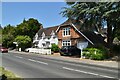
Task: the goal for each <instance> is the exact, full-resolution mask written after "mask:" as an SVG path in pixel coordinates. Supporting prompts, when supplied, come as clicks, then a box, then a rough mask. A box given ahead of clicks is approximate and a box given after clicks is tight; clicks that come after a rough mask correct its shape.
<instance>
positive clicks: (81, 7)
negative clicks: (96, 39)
mask: <svg viewBox="0 0 120 80" xmlns="http://www.w3.org/2000/svg"><path fill="white" fill-rule="evenodd" d="M67 4H68V5H69V7H64V10H63V11H62V12H61V13H62V15H63V16H64V17H68V18H73V19H76V20H77V21H78V23H79V22H81V21H82V23H83V28H84V29H86V30H94V29H96V30H97V31H98V32H99V33H100V31H101V28H102V25H104V24H103V21H106V22H107V43H108V46H109V48H111V45H112V41H113V38H114V37H115V36H114V34H115V32H116V30H117V29H118V28H119V24H120V2H77V1H76V2H72V3H71V2H67ZM93 27H94V28H93ZM81 28H82V27H81Z"/></svg>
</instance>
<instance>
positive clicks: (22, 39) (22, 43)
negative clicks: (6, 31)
mask: <svg viewBox="0 0 120 80" xmlns="http://www.w3.org/2000/svg"><path fill="white" fill-rule="evenodd" d="M15 41H16V42H17V43H18V47H19V48H21V49H22V50H25V48H28V47H30V46H31V43H32V40H31V38H30V37H29V36H17V37H16V38H15Z"/></svg>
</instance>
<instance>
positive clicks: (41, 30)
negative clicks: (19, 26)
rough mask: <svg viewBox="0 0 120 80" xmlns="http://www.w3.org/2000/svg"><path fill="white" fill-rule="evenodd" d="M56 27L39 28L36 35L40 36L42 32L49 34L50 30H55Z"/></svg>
mask: <svg viewBox="0 0 120 80" xmlns="http://www.w3.org/2000/svg"><path fill="white" fill-rule="evenodd" d="M57 28H58V26H54V27H49V28H43V29H40V30H39V31H38V36H39V37H41V36H42V33H43V32H44V33H45V36H50V35H51V32H52V31H54V32H55V31H56V30H57Z"/></svg>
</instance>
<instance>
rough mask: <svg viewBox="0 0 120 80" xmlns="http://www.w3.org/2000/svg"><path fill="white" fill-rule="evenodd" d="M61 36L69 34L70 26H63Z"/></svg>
mask: <svg viewBox="0 0 120 80" xmlns="http://www.w3.org/2000/svg"><path fill="white" fill-rule="evenodd" d="M63 36H70V27H67V28H63Z"/></svg>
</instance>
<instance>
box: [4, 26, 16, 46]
mask: <svg viewBox="0 0 120 80" xmlns="http://www.w3.org/2000/svg"><path fill="white" fill-rule="evenodd" d="M14 38H15V27H14V26H11V25H10V24H9V25H7V26H5V27H4V28H3V29H2V46H4V47H7V48H9V47H15V45H14V44H13V41H14Z"/></svg>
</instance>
